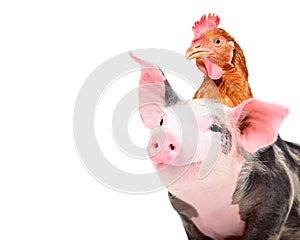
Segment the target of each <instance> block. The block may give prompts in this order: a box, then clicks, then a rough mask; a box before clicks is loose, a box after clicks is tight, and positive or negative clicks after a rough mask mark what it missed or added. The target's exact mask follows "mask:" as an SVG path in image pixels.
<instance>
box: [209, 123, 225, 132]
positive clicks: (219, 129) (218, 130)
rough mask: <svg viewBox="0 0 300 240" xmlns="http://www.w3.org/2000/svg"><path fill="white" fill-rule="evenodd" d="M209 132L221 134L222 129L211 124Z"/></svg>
mask: <svg viewBox="0 0 300 240" xmlns="http://www.w3.org/2000/svg"><path fill="white" fill-rule="evenodd" d="M210 130H211V131H212V132H221V131H222V128H221V127H220V126H218V125H217V124H212V125H211V126H210Z"/></svg>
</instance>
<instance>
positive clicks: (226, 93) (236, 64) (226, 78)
mask: <svg viewBox="0 0 300 240" xmlns="http://www.w3.org/2000/svg"><path fill="white" fill-rule="evenodd" d="M214 33H216V34H221V35H222V36H223V37H225V38H226V39H227V40H228V41H233V43H234V51H233V58H232V61H231V64H228V63H226V62H224V61H223V59H225V55H226V54H228V53H223V52H222V53H219V56H217V57H215V58H216V59H214V61H215V63H216V64H218V66H220V67H221V68H222V70H223V74H222V77H221V78H220V79H218V80H212V79H210V78H209V77H208V76H207V75H205V77H204V80H203V83H202V84H201V86H200V88H199V89H198V90H197V92H196V93H195V94H194V99H195V98H212V99H215V100H218V101H221V102H222V103H223V104H225V105H227V106H229V107H234V106H236V105H238V104H240V103H241V102H243V101H245V100H247V99H249V98H252V97H253V95H252V92H251V89H250V86H249V83H248V69H247V65H246V59H245V56H244V53H243V51H242V49H241V47H240V46H239V45H238V43H237V42H236V41H235V40H234V39H233V38H232V37H231V36H230V35H229V34H228V33H227V32H226V31H225V30H223V29H220V28H216V29H213V30H210V31H209V33H208V34H209V35H210V36H211V35H213V34H214ZM222 54H223V55H222ZM197 63H198V64H199V65H203V61H202V60H201V59H197Z"/></svg>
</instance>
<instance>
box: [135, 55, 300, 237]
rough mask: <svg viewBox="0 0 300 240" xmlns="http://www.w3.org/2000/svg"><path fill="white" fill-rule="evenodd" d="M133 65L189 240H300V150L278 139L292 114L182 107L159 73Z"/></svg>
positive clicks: (159, 163)
mask: <svg viewBox="0 0 300 240" xmlns="http://www.w3.org/2000/svg"><path fill="white" fill-rule="evenodd" d="M131 57H132V58H133V59H134V60H135V61H136V62H137V63H139V64H140V65H141V66H142V69H141V77H140V83H139V112H140V115H141V118H142V121H143V123H144V125H145V127H147V128H149V129H151V136H150V140H149V143H148V147H147V151H148V154H149V157H150V158H151V160H152V162H153V165H154V168H155V169H156V171H157V173H158V175H159V177H160V179H161V181H162V183H163V184H165V186H166V187H167V189H168V194H169V199H170V202H171V205H172V206H173V208H174V209H175V210H176V211H177V212H178V214H179V216H180V218H181V220H182V223H183V226H184V229H185V231H186V234H187V237H188V239H195V240H196V239H198V240H202V239H217V240H222V239H243V240H264V239H269V240H275V239H281V240H290V239H300V185H299V171H300V146H299V145H297V144H294V143H291V142H287V141H284V140H282V139H281V138H280V136H279V135H278V133H277V132H278V129H279V127H280V125H281V123H282V121H283V119H284V118H285V117H286V115H287V114H288V112H289V110H288V109H287V108H286V107H284V106H281V105H279V104H276V103H270V102H265V101H262V100H260V99H256V98H251V99H249V100H246V101H244V102H243V103H241V104H239V105H238V106H236V107H234V108H228V107H226V106H223V105H222V104H221V103H220V102H218V101H215V100H212V99H193V100H188V101H186V100H183V99H181V98H180V97H179V96H178V94H176V93H175V91H174V90H173V89H172V87H171V86H170V83H169V82H168V80H167V79H166V77H165V75H164V73H163V72H162V71H161V70H160V69H159V67H156V66H155V65H153V64H151V63H148V62H146V61H143V60H141V59H139V58H137V57H135V56H134V55H133V54H131Z"/></svg>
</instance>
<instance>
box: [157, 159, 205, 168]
mask: <svg viewBox="0 0 300 240" xmlns="http://www.w3.org/2000/svg"><path fill="white" fill-rule="evenodd" d="M201 164H202V161H197V162H195V161H192V159H191V160H190V161H187V162H186V163H185V164H174V163H173V164H172V162H171V163H164V162H160V163H154V165H155V168H156V169H162V168H167V167H170V168H174V167H175V168H180V167H181V168H182V167H185V168H186V167H189V166H197V167H200V165H201Z"/></svg>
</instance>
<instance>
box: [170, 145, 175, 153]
mask: <svg viewBox="0 0 300 240" xmlns="http://www.w3.org/2000/svg"><path fill="white" fill-rule="evenodd" d="M169 147H170V149H171V150H172V151H173V150H174V149H175V146H174V145H173V144H172V143H171V144H170V145H169Z"/></svg>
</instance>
